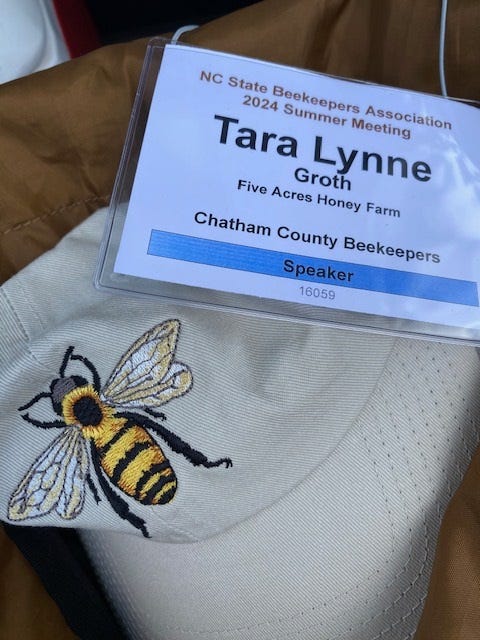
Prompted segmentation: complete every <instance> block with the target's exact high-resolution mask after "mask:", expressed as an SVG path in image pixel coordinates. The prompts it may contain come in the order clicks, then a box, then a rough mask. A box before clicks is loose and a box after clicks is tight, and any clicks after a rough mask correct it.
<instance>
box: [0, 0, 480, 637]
mask: <svg viewBox="0 0 480 640" xmlns="http://www.w3.org/2000/svg"><path fill="white" fill-rule="evenodd" d="M440 4H441V3H440V2H439V1H438V0H404V1H402V2H398V0H265V1H264V2H260V3H259V4H257V5H255V6H253V7H250V8H248V9H244V10H242V11H239V12H236V13H234V14H232V15H230V16H227V17H225V18H222V19H220V20H217V21H215V22H213V23H210V24H208V25H206V26H204V27H202V28H200V29H198V30H197V31H194V32H191V33H188V34H185V35H184V36H183V38H182V40H184V41H188V42H191V43H194V44H199V45H202V46H206V47H211V48H216V49H220V50H224V51H230V52H233V53H239V54H244V55H248V56H253V57H258V58H264V59H267V60H272V61H275V62H280V63H285V64H290V65H294V66H299V67H306V68H310V69H315V70H318V71H323V72H327V73H330V74H334V75H340V76H347V77H353V78H359V79H364V80H369V81H374V82H378V83H382V84H389V85H394V86H400V87H406V88H411V89H416V90H422V91H429V92H433V93H439V79H438V78H439V77H438V55H437V52H438V37H439V24H440ZM479 41H480V3H478V2H477V0H451V2H450V7H449V13H448V29H447V39H446V78H447V85H448V90H449V93H450V95H452V96H458V97H462V98H473V99H480V74H479V73H478V70H479V58H480V53H479V50H478V42H479ZM145 45H146V42H145V41H138V42H133V43H129V44H125V45H117V46H114V47H109V48H105V49H102V50H99V51H97V52H94V53H92V54H89V55H88V56H85V57H84V58H82V59H79V60H76V61H72V62H69V63H66V64H65V65H62V66H61V67H58V68H55V69H53V70H49V71H46V72H42V73H39V74H35V75H33V76H30V77H28V78H25V79H22V80H19V81H16V82H14V83H10V84H8V85H4V86H3V87H0V169H1V170H0V183H1V187H0V281H4V280H5V279H7V278H8V277H10V276H11V275H13V274H14V273H15V272H16V271H18V270H19V269H21V268H22V267H23V266H25V265H26V264H28V263H29V262H31V261H32V260H33V259H34V258H36V257H37V256H39V255H41V254H42V253H43V252H44V251H46V250H48V249H49V248H51V247H52V246H54V245H55V243H56V242H57V241H58V240H59V238H61V237H62V236H63V235H65V234H66V233H67V232H68V231H69V230H70V229H71V228H73V227H74V226H76V225H77V224H78V223H79V222H81V220H83V219H84V218H85V217H86V216H88V215H89V214H90V213H91V212H92V211H94V210H95V209H98V208H99V207H100V206H102V205H104V204H106V203H107V202H108V200H109V197H110V194H111V191H112V187H113V181H114V178H115V173H116V169H117V166H118V162H119V158H120V153H121V149H122V144H123V139H124V136H125V132H126V127H127V124H128V117H129V113H130V109H131V105H132V102H133V97H134V95H135V90H136V86H137V81H138V76H139V72H140V68H141V64H142V59H143V54H144V51H145ZM479 488H480V458H479V454H477V456H476V458H475V459H474V461H473V463H472V465H471V468H470V470H469V472H468V473H467V476H466V478H465V481H464V483H463V485H462V486H461V488H460V489H459V491H458V492H457V494H456V496H455V498H454V500H453V501H452V503H451V506H450V508H449V510H448V512H447V515H446V517H445V519H444V524H443V528H442V531H441V535H440V540H439V544H438V553H437V559H436V562H435V567H434V572H433V576H432V580H431V589H430V594H429V597H428V599H427V602H426V605H425V611H424V615H423V618H422V621H421V624H420V627H419V630H418V633H417V636H416V640H474V639H475V640H476V639H477V638H479V637H480V606H479V605H480V552H479V548H480V544H479V541H480V498H479ZM0 553H1V565H0V566H1V567H2V575H1V580H2V602H1V605H0V607H1V616H0V623H1V627H0V636H1V637H2V638H7V639H10V638H12V639H13V638H20V637H21V638H26V639H28V640H30V639H31V640H33V639H35V640H37V639H40V638H44V637H49V638H71V637H73V635H72V633H71V632H70V631H69V630H68V629H67V628H66V627H65V626H64V627H63V629H62V630H60V628H61V627H60V625H61V620H60V618H59V614H58V610H57V609H56V606H55V604H54V603H53V602H51V601H50V602H48V597H47V596H46V594H45V593H43V592H42V589H41V586H40V584H39V582H38V580H37V579H36V578H35V577H34V576H32V573H31V571H30V570H29V568H28V567H27V566H26V565H25V564H24V563H23V562H22V560H21V558H20V557H19V556H18V555H17V553H18V552H16V551H15V550H14V549H12V546H11V544H10V543H9V542H8V541H7V540H6V539H4V538H3V537H2V538H1V547H0ZM10 557H11V558H16V560H13V562H14V563H15V564H14V565H12V564H11V561H10V560H9V558H10ZM9 562H10V564H9ZM9 566H10V567H12V566H14V568H13V570H12V569H9ZM12 573H13V574H14V576H15V582H13V578H12ZM12 584H13V585H14V586H13V588H12ZM21 585H23V587H22V586H21ZM22 589H23V590H22ZM20 593H22V594H23V595H22V596H20V595H19V594H20ZM19 602H20V603H21V604H20V608H21V610H22V616H21V618H19V616H18V608H19ZM39 612H40V613H41V615H40V613H39ZM42 616H43V617H42Z"/></svg>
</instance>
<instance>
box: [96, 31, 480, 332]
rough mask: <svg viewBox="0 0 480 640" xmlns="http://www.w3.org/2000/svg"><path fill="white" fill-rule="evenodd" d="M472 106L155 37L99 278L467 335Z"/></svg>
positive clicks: (474, 159)
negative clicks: (173, 42)
mask: <svg viewBox="0 0 480 640" xmlns="http://www.w3.org/2000/svg"><path fill="white" fill-rule="evenodd" d="M479 135H480V111H479V110H478V108H477V107H476V106H475V105H473V104H469V103H462V102H458V101H454V100H450V99H446V98H440V97H437V96H432V95H427V94H421V93H415V92H410V91H404V90H400V89H395V88H390V87H381V86H378V85H371V84H366V83H361V82H357V81H352V80H346V79H340V78H333V77H331V76H326V75H322V74H318V73H314V72H310V71H305V70H301V69H294V68H290V67H283V66H280V65H275V64H271V63H266V62H262V61H259V60H253V59H248V58H243V57H240V56H233V55H230V54H225V53H220V52H214V51H210V50H205V49H200V48H196V47H192V46H187V45H183V44H182V45H178V44H172V43H171V42H169V41H166V40H163V39H155V40H153V41H152V42H151V43H150V45H149V47H148V51H147V55H146V59H145V64H144V68H143V72H142V76H141V80H140V85H139V89H138V92H137V96H136V99H135V104H134V108H133V113H132V116H131V121H130V126H129V130H128V135H127V139H126V143H125V148H124V151H123V156H122V160H121V163H120V168H119V172H118V175H117V180H116V184H115V189H114V193H113V197H112V201H111V205H110V214H109V218H108V222H107V226H106V230H105V235H104V239H103V243H102V248H101V252H100V257H99V263H98V268H97V273H96V276H95V284H96V286H97V288H99V289H101V290H105V291H110V292H117V293H125V294H144V295H150V296H160V297H162V298H164V299H169V300H170V301H175V302H181V303H185V304H189V305H201V306H208V307H215V308H218V309H223V310H230V311H237V312H241V313H259V314H268V315H270V316H275V317H281V318H285V319H290V320H294V321H304V322H313V323H323V324H324V323H328V324H332V325H334V326H337V327H344V328H353V329H364V330H373V331H377V332H387V333H397V334H404V335H405V334H406V335H409V336H412V337H422V338H430V339H437V340H445V341H452V340H454V341H460V342H469V343H477V344H478V343H480V307H479V297H478V282H479V279H480V255H479V251H478V248H479V240H480V223H479V220H480V216H479V214H480V172H479V167H480V144H479V142H480V141H479V139H478V138H479Z"/></svg>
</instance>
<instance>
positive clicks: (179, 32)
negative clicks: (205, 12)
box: [172, 24, 198, 44]
mask: <svg viewBox="0 0 480 640" xmlns="http://www.w3.org/2000/svg"><path fill="white" fill-rule="evenodd" d="M194 29H198V24H188V25H186V26H185V27H180V28H179V29H177V30H176V31H175V33H174V34H173V36H172V44H177V41H178V39H179V38H180V36H183V34H184V33H187V31H193V30H194Z"/></svg>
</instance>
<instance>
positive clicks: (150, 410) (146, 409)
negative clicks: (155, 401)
mask: <svg viewBox="0 0 480 640" xmlns="http://www.w3.org/2000/svg"><path fill="white" fill-rule="evenodd" d="M143 411H145V412H146V413H149V414H150V415H151V416H153V417H154V418H158V419H159V420H166V419H167V416H166V415H165V414H164V413H161V412H160V411H159V412H158V413H157V411H154V410H153V409H149V408H148V407H144V408H143Z"/></svg>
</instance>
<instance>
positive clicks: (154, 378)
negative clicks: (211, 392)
mask: <svg viewBox="0 0 480 640" xmlns="http://www.w3.org/2000/svg"><path fill="white" fill-rule="evenodd" d="M179 329H180V323H179V321H178V320H167V321H166V322H162V324H159V325H157V326H156V327H153V329H150V331H147V332H146V333H144V334H143V336H141V338H139V339H138V340H137V341H136V342H135V343H134V344H133V345H132V346H131V347H130V349H129V350H128V351H127V352H126V353H125V355H124V356H123V357H122V358H121V360H120V362H119V363H118V364H117V366H116V367H115V369H114V370H113V372H112V375H111V376H110V378H109V379H108V381H107V383H106V385H105V387H104V389H103V391H102V394H101V397H102V399H103V400H104V401H105V402H107V403H109V404H114V405H115V406H118V407H142V406H143V407H158V406H160V405H162V404H165V403H166V402H168V401H169V400H171V399H172V398H176V397H178V396H181V395H183V394H184V393H187V391H188V390H189V389H190V387H191V385H192V373H191V371H190V369H189V368H188V367H187V365H185V364H182V363H181V362H174V360H173V358H174V356H175V348H176V344H177V339H178V332H179Z"/></svg>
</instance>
